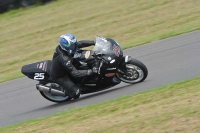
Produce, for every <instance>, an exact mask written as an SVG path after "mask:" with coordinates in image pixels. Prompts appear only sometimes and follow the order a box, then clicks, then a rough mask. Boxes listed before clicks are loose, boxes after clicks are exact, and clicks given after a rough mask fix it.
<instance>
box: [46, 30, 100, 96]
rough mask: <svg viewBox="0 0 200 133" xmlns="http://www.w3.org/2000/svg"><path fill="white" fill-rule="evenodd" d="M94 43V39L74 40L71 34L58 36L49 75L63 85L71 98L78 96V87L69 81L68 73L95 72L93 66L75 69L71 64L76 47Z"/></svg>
mask: <svg viewBox="0 0 200 133" xmlns="http://www.w3.org/2000/svg"><path fill="white" fill-rule="evenodd" d="M91 45H95V41H89V40H82V41H78V42H77V40H76V37H75V36H74V35H72V34H64V35H61V36H60V40H59V45H58V46H57V47H56V50H55V52H54V55H53V59H52V65H51V69H50V76H51V78H52V79H53V81H55V82H56V83H57V84H59V85H60V86H62V87H63V89H64V90H65V93H66V94H67V95H69V96H70V97H72V98H78V97H79V96H80V91H79V87H78V86H76V85H75V84H74V82H72V81H71V79H70V78H69V76H68V74H70V75H71V76H72V77H75V78H76V77H83V76H87V75H92V74H93V73H97V68H96V67H93V68H92V69H88V70H77V69H76V68H75V67H74V66H73V64H72V61H73V57H74V55H75V54H76V52H77V49H78V48H83V47H88V46H91Z"/></svg>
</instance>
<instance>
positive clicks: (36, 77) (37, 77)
mask: <svg viewBox="0 0 200 133" xmlns="http://www.w3.org/2000/svg"><path fill="white" fill-rule="evenodd" d="M34 79H38V80H41V79H44V73H35V76H34Z"/></svg>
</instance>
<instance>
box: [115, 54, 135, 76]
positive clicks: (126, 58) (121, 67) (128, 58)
mask: <svg viewBox="0 0 200 133" xmlns="http://www.w3.org/2000/svg"><path fill="white" fill-rule="evenodd" d="M131 59H132V58H131V56H128V55H126V56H124V57H122V59H121V61H120V63H119V65H118V69H117V72H119V73H121V74H126V73H127V68H126V64H127V63H129V62H130V61H131Z"/></svg>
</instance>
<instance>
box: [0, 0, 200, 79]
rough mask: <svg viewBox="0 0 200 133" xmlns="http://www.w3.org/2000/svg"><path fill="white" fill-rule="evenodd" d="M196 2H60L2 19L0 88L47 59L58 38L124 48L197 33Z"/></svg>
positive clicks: (197, 9)
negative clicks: (109, 41)
mask: <svg viewBox="0 0 200 133" xmlns="http://www.w3.org/2000/svg"><path fill="white" fill-rule="evenodd" d="M199 4H200V1H198V0H161V1H160V0H148V1H146V0H139V1H138V0H126V1H124V0H84V1H81V0H58V1H57V2H53V3H51V4H48V5H45V6H37V7H33V8H30V9H19V10H13V11H10V12H8V13H5V14H1V15H0V57H1V58H0V73H1V74H0V82H3V81H6V80H10V79H13V78H18V77H21V76H22V74H21V72H20V69H21V66H23V65H24V64H27V63H31V62H36V61H40V60H46V59H51V58H52V54H53V51H54V48H55V47H56V45H57V44H58V38H59V36H60V35H61V34H64V33H73V34H74V35H75V36H76V37H77V39H78V40H81V39H94V35H102V36H105V37H110V38H114V39H116V40H117V41H118V43H120V44H121V45H122V47H123V48H129V47H133V46H136V45H140V44H144V43H147V42H152V41H155V40H159V39H163V38H167V37H170V36H175V35H179V34H182V33H185V32H189V31H193V30H197V29H199V28H200V24H199V23H200V15H199V14H200V8H199V7H198V5H199Z"/></svg>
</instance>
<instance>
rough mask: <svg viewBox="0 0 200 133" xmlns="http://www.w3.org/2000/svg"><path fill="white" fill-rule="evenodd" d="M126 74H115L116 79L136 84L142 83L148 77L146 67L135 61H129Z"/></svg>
mask: <svg viewBox="0 0 200 133" xmlns="http://www.w3.org/2000/svg"><path fill="white" fill-rule="evenodd" d="M126 68H127V73H126V74H122V73H119V72H118V73H116V76H117V78H119V79H120V80H121V81H123V82H126V83H130V84H134V83H138V82H142V81H144V80H145V79H146V77H147V75H148V69H147V67H146V66H145V65H144V64H143V63H142V62H141V61H138V60H136V59H131V60H130V61H129V62H128V63H127V64H126Z"/></svg>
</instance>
